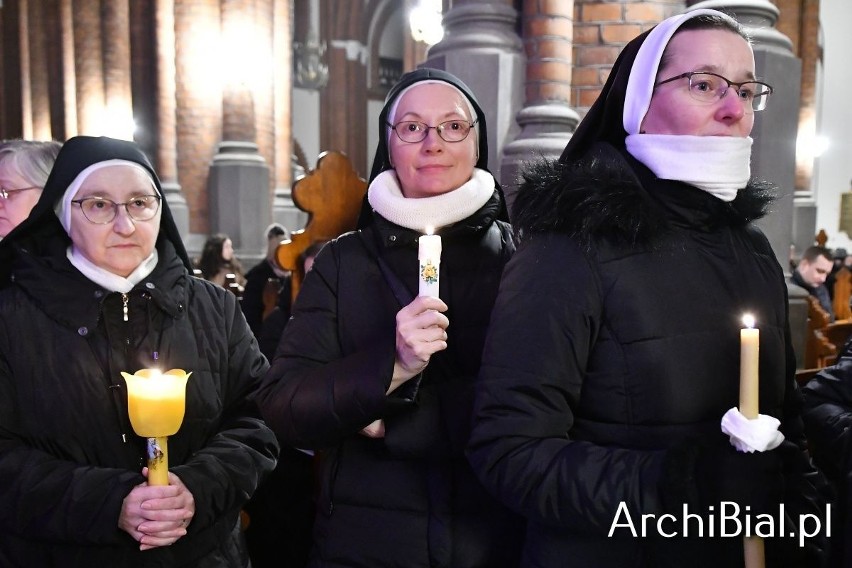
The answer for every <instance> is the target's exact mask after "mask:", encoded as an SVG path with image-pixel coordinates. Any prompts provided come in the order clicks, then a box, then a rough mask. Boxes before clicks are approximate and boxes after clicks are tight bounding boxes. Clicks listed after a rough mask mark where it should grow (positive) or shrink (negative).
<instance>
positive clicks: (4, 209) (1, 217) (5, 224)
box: [0, 160, 41, 237]
mask: <svg viewBox="0 0 852 568" xmlns="http://www.w3.org/2000/svg"><path fill="white" fill-rule="evenodd" d="M32 186H33V183H32V182H31V181H29V180H28V179H26V178H24V177H23V176H22V175H21V174H20V173H19V172H18V170H17V168H15V167H14V161H13V160H6V161H4V162H3V163H2V164H0V187H3V189H9V190H13V189H21V188H24V187H32ZM39 197H41V189H27V190H26V191H13V192H12V193H10V194H9V198H8V199H2V197H0V237H5V236H6V235H8V234H9V233H10V232H11V231H12V229H14V228H15V227H17V226H18V225H20V224H21V221H23V220H24V219H26V218H27V216H28V215H29V214H30V211H31V210H32V208H33V207H34V206H35V204H36V202H37V201H38V199H39Z"/></svg>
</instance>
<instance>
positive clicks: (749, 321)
mask: <svg viewBox="0 0 852 568" xmlns="http://www.w3.org/2000/svg"><path fill="white" fill-rule="evenodd" d="M743 325H744V326H746V327H747V328H749V329H751V328H753V327H754V316H753V315H751V314H745V315H744V316H743Z"/></svg>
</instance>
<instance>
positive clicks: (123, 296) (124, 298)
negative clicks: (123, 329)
mask: <svg viewBox="0 0 852 568" xmlns="http://www.w3.org/2000/svg"><path fill="white" fill-rule="evenodd" d="M128 299H129V298H128V297H127V294H125V293H124V292H122V293H121V303H122V310H123V311H124V321H129V320H128V319H127V302H128Z"/></svg>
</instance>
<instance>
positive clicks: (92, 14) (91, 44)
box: [72, 2, 105, 135]
mask: <svg viewBox="0 0 852 568" xmlns="http://www.w3.org/2000/svg"><path fill="white" fill-rule="evenodd" d="M73 7H74V9H73V10H72V16H73V20H74V66H75V75H76V77H77V120H78V130H79V132H80V134H88V135H97V134H100V127H101V124H102V122H101V121H102V117H103V109H104V102H105V100H104V70H103V49H102V43H101V29H102V28H101V24H102V22H101V11H100V2H74V4H73Z"/></svg>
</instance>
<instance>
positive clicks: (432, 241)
mask: <svg viewBox="0 0 852 568" xmlns="http://www.w3.org/2000/svg"><path fill="white" fill-rule="evenodd" d="M433 232H434V231H433V230H432V229H431V228H427V229H426V234H425V235H422V236H421V237H420V238H419V239H418V245H419V246H418V253H417V260H418V263H419V266H420V270H419V282H420V285H419V295H420V296H434V297H435V298H438V297H439V295H438V284H439V281H440V269H441V237H440V236H439V235H434V234H432V233H433Z"/></svg>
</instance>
